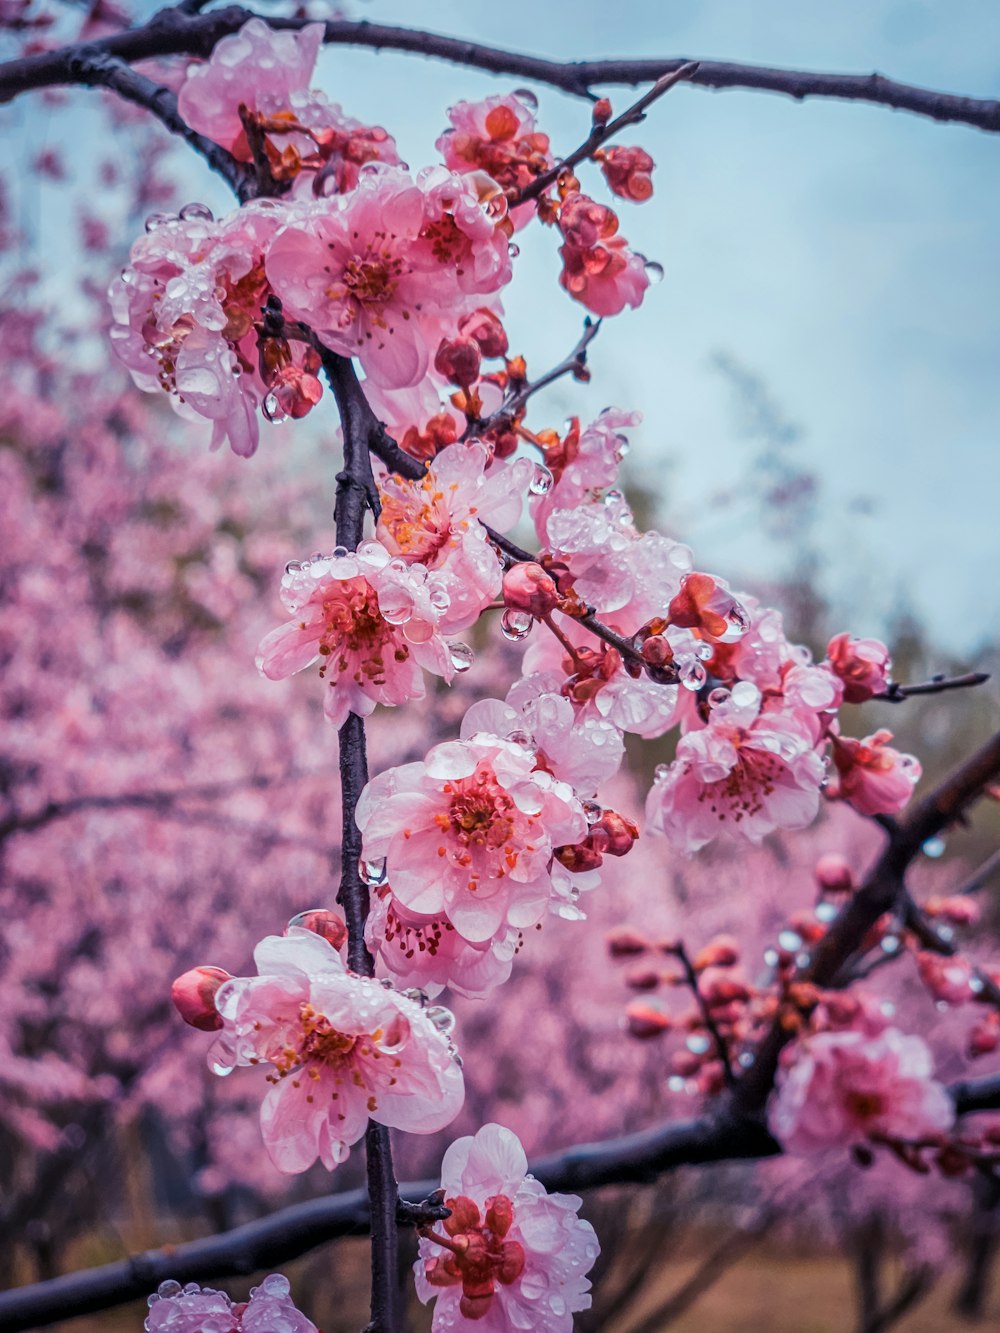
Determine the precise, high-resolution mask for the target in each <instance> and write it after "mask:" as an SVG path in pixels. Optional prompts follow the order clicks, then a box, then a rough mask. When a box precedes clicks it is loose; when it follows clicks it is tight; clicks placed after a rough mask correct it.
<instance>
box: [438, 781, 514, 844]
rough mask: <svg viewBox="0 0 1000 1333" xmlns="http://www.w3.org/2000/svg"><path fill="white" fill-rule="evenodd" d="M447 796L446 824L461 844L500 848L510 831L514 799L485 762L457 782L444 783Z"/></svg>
mask: <svg viewBox="0 0 1000 1333" xmlns="http://www.w3.org/2000/svg"><path fill="white" fill-rule="evenodd" d="M444 790H445V793H446V794H447V795H448V796H450V798H451V800H450V804H449V807H448V814H447V816H444V817H443V818H446V819H447V823H448V826H449V827H450V829H451V831H452V833H453V834H454V835H455V836H456V837H457V839H458V841H459V842H460V843H461V844H462V845H463V846H464V847H490V848H496V847H502V846H503V845H504V843H506V842H507V841H508V840H509V839H510V836H511V834H512V833H513V831H514V821H513V819H512V818H511V816H510V812H511V811H512V810H513V809H514V802H513V801H512V800H511V798H510V796H509V794H508V793H507V792H506V791H504V789H503V787H501V786H500V784H499V783H498V782H497V780H496V777H495V776H494V774H493V770H492V768H491V767H490V765H489V764H487V763H480V764H479V765H478V766H477V768H476V771H475V773H473V774H471V776H469V777H467V778H462V779H461V780H460V781H458V782H449V783H446V784H445V788H444Z"/></svg>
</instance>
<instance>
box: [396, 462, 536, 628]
mask: <svg viewBox="0 0 1000 1333" xmlns="http://www.w3.org/2000/svg"><path fill="white" fill-rule="evenodd" d="M488 463H489V454H488V452H487V450H486V447H485V446H484V445H482V444H480V443H479V442H478V441H476V442H473V441H470V442H469V443H468V444H461V443H456V444H452V445H449V446H448V447H447V448H446V449H443V450H442V451H441V452H440V453H439V454H438V455H437V457H436V458H435V459H434V461H433V463H432V464H431V466H430V467H429V468H428V470H427V472H426V473H425V474H424V476H423V477H421V479H420V480H419V481H408V480H406V479H404V478H403V477H400V476H397V475H396V474H395V473H390V474H388V475H387V476H384V477H382V478H380V479H379V483H378V484H379V498H380V499H381V501H382V513H381V515H380V517H379V520H378V526H377V528H376V535H377V536H378V538H379V540H380V541H381V542H382V544H383V545H384V546H385V548H386V550H387V551H389V552H390V554H391V555H393V556H397V557H399V558H401V559H403V560H405V561H407V563H410V562H416V561H419V562H420V563H421V564H422V565H424V566H425V567H426V568H428V569H431V570H434V571H435V572H436V573H437V574H439V576H440V580H441V582H442V584H443V586H444V587H446V588H447V590H448V594H449V597H450V599H451V603H450V606H449V607H448V609H447V611H445V612H443V613H442V617H441V628H442V630H443V631H444V632H445V633H449V634H450V633H453V632H455V631H457V630H460V629H464V628H466V627H467V626H469V625H471V624H473V623H474V622H475V621H476V620H477V619H478V618H479V615H480V612H481V611H482V610H483V608H484V607H486V606H488V605H489V604H490V602H492V601H494V600H495V599H496V597H497V596H498V595H499V593H500V587H501V577H502V576H501V567H500V563H499V561H498V560H497V556H496V552H495V551H494V549H493V547H492V546H491V545H490V543H489V540H488V538H487V536H486V532H485V530H484V529H483V523H489V524H490V525H491V526H492V527H493V528H495V529H497V530H498V531H500V532H505V531H507V529H509V528H511V527H513V526H514V524H515V523H516V522H517V520H518V518H519V517H520V515H521V508H522V505H523V503H524V499H525V497H526V495H527V493H528V484H529V482H530V479H531V476H532V473H533V467H532V464H531V462H530V461H529V460H528V459H524V458H521V459H515V460H514V461H513V462H511V463H504V462H502V461H497V462H495V463H493V465H492V466H491V467H490V468H489V469H488V470H487V464H488Z"/></svg>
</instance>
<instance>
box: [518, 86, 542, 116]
mask: <svg viewBox="0 0 1000 1333" xmlns="http://www.w3.org/2000/svg"><path fill="white" fill-rule="evenodd" d="M514 96H515V97H516V98H517V100H518V101H519V102H523V103H524V105H525V106H526V107H527V108H528V110H529V111H537V110H538V98H537V97H536V96H535V94H534V93H533V92H532V91H531V89H530V88H515V89H514Z"/></svg>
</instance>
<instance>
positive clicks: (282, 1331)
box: [143, 1273, 318, 1333]
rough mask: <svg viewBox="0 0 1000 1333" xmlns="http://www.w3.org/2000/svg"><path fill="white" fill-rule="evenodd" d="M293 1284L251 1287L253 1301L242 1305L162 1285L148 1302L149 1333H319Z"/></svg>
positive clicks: (267, 1282) (273, 1280) (275, 1280)
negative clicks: (295, 1299) (300, 1307)
mask: <svg viewBox="0 0 1000 1333" xmlns="http://www.w3.org/2000/svg"><path fill="white" fill-rule="evenodd" d="M290 1292H291V1289H290V1287H289V1283H288V1279H287V1278H284V1277H282V1276H281V1275H280V1274H279V1273H272V1274H271V1276H270V1277H266V1278H265V1279H264V1280H263V1282H261V1284H260V1286H258V1287H251V1289H250V1299H249V1300H248V1301H241V1302H238V1303H237V1304H233V1302H232V1301H231V1300H230V1299H229V1297H228V1296H227V1295H226V1294H225V1292H222V1291H213V1290H212V1288H211V1287H205V1288H204V1289H202V1288H201V1287H199V1286H198V1285H197V1283H195V1282H189V1283H188V1284H187V1286H185V1287H182V1286H181V1284H180V1283H179V1282H170V1281H168V1282H161V1283H160V1286H159V1288H158V1290H157V1293H156V1295H155V1296H150V1298H149V1314H148V1315H147V1316H146V1322H145V1324H144V1325H143V1327H144V1328H145V1329H146V1333H318V1330H317V1328H316V1325H315V1324H314V1323H312V1321H311V1320H309V1319H307V1318H306V1317H305V1315H304V1314H302V1313H301V1311H299V1310H297V1309H296V1308H295V1304H294V1302H293V1301H292V1298H291V1294H290Z"/></svg>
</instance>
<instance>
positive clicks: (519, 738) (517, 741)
mask: <svg viewBox="0 0 1000 1333" xmlns="http://www.w3.org/2000/svg"><path fill="white" fill-rule="evenodd" d="M504 739H505V740H508V741H510V742H511V744H513V745H523V746H525V748H526V749H529V750H530V749H531V747H532V745H533V744H534V740H533V739H532V737H531V736H529V735H528V733H527V732H526V731H522V730H521V728H520V727H518V728H517V729H515V730H514V731H508V732H507V735H506V736H505V738H504Z"/></svg>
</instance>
